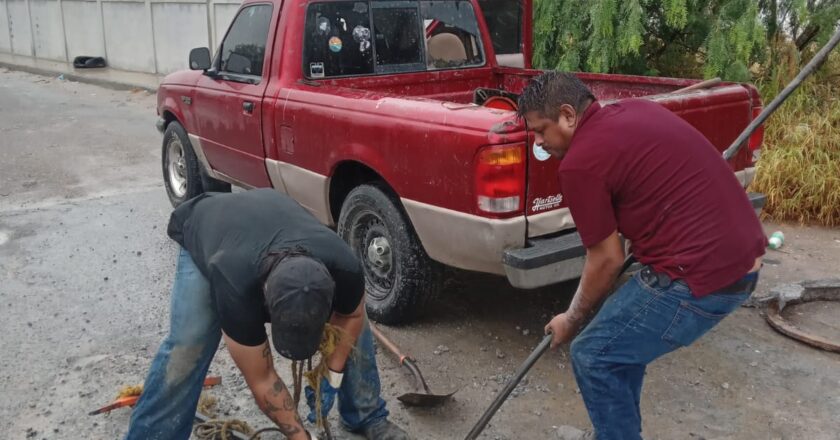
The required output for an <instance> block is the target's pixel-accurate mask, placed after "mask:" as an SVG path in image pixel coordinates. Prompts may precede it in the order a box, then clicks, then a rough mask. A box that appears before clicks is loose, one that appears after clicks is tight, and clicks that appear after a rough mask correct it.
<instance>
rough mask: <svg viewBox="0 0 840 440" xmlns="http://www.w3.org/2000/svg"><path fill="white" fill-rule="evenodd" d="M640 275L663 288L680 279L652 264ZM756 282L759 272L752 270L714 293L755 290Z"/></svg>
mask: <svg viewBox="0 0 840 440" xmlns="http://www.w3.org/2000/svg"><path fill="white" fill-rule="evenodd" d="M640 276H641V278H642V280H644V282H645V283H647V284H649V285H651V286H656V287H659V288H662V289H665V288H668V287H670V286H671V284H672V283H673V282H675V281H680V280H672V279H671V277H669V276H668V275H667V274H665V273H661V272H656V271H654V270H653V269H651V268H650V266H645V267H644V268H642V270H641V272H640ZM683 282H684V281H683ZM756 284H758V272H751V273H748V274H746V275H744V276H743V277H741V279H739V280H738V281H735V282H734V283H732V284H730V285H728V286H725V287H721V288H720V289H717V290H716V291H715V292H714V293H724V294H726V293H741V292H744V291H747V292H752V291H753V290H755V286H756Z"/></svg>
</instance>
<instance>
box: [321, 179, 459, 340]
mask: <svg viewBox="0 0 840 440" xmlns="http://www.w3.org/2000/svg"><path fill="white" fill-rule="evenodd" d="M337 229H338V234H339V235H340V236H341V237H342V238H343V239H344V240H345V241H346V242H347V243H348V244H349V245H350V247H351V248H352V249H353V251H354V252H355V253H356V256H357V257H358V258H359V260H360V261H361V263H362V267H363V268H364V272H365V290H366V292H367V293H366V307H367V312H368V315H369V316H370V317H371V318H372V319H374V320H375V321H379V322H382V323H384V324H402V323H406V322H409V321H411V320H412V319H414V318H415V317H416V316H417V315H418V314H419V313H420V312H421V311H422V310H423V309H424V307H425V306H426V305H427V304H428V303H429V302H430V301H431V300H433V299H434V298H435V297H436V296H437V295H438V294H439V293H440V290H441V288H442V285H443V267H442V266H441V265H440V263H437V262H435V261H433V260H432V259H431V258H429V256H428V255H426V251H425V250H423V247H422V245H421V244H420V240H419V239H418V238H417V235H416V234H415V233H414V229H413V228H412V227H411V225H410V224H409V223H408V221H407V220H406V217H405V215H404V214H403V212H402V211H401V210H400V208H399V207H398V205H397V203H396V201H395V198H394V197H392V196H391V195H390V194H389V191H388V190H387V189H386V188H384V187H383V186H382V185H375V184H368V185H361V186H359V187H357V188H355V189H354V190H353V191H351V192H350V194H348V196H347V198H346V199H345V200H344V203H343V205H342V206H341V215H340V216H339V220H338V228H337Z"/></svg>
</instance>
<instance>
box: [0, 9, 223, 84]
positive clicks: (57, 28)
mask: <svg viewBox="0 0 840 440" xmlns="http://www.w3.org/2000/svg"><path fill="white" fill-rule="evenodd" d="M239 3H240V2H239V0H0V54H8V55H13V56H15V57H17V58H16V59H19V58H30V59H32V60H33V61H41V60H43V61H49V62H61V63H72V62H73V58H75V57H77V56H81V55H86V56H101V57H104V58H105V59H106V60H107V62H108V65H109V66H110V67H111V68H114V69H119V70H125V71H130V72H141V73H147V74H158V75H162V74H166V73H170V72H173V71H176V70H179V69H185V68H187V57H188V55H189V51H190V49H192V48H194V47H201V46H209V47H210V48H211V52H214V51H215V48H216V47H217V46H218V44H219V42H220V41H221V39H222V38H223V37H224V34H225V32H227V28H228V26H229V25H230V22H231V20H233V17H234V16H235V14H236V11H237V10H238V9H239Z"/></svg>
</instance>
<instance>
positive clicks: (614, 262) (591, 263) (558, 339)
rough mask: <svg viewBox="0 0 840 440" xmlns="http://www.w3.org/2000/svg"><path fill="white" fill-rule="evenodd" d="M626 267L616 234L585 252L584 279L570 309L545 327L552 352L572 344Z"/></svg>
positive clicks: (622, 250)
mask: <svg viewBox="0 0 840 440" xmlns="http://www.w3.org/2000/svg"><path fill="white" fill-rule="evenodd" d="M623 263H624V247H623V246H622V245H621V239H620V238H619V237H618V232H617V231H613V233H612V234H610V235H609V236H608V237H607V238H606V239H604V240H602V241H601V242H600V243H598V244H596V245H595V246H592V247H590V248H588V249H587V250H586V263H584V265H583V275H582V276H581V278H580V285H579V286H578V290H577V292H576V293H575V296H574V298H572V303H571V304H570V305H569V309H568V310H566V311H565V312H564V313H561V314H559V315H557V316H555V317H554V319H552V320H551V322H549V323H548V325H546V326H545V331H546V332H551V333H552V334H553V335H554V337H553V338H552V341H551V348H554V347H557V346H558V345H560V344H563V343H566V342H569V341H570V340H572V338H574V337H575V335H577V333H578V332H579V331H580V329H581V327H583V325H584V324H586V322H587V321H588V319H589V318H590V317H591V315H592V314H593V313H595V312H596V311H597V308H598V306H599V305H600V304H601V301H603V300H604V298H606V296H607V294H608V293H609V292H610V289H611V288H612V286H613V283H615V277H616V276H617V275H618V271H619V270H621V266H622V264H623Z"/></svg>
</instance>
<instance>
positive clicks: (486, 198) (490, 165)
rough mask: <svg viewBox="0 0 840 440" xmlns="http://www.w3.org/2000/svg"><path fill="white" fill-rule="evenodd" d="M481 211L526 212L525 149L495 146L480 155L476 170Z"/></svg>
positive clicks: (492, 212) (477, 193)
mask: <svg viewBox="0 0 840 440" xmlns="http://www.w3.org/2000/svg"><path fill="white" fill-rule="evenodd" d="M475 190H476V191H475V192H476V195H477V199H478V209H479V210H481V211H483V212H487V213H491V214H505V213H511V212H517V211H521V210H523V209H524V208H523V206H524V203H525V146H524V145H522V144H517V145H495V146H492V147H485V148H483V149H482V150H481V151H479V152H478V157H477V159H476V169H475Z"/></svg>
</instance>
